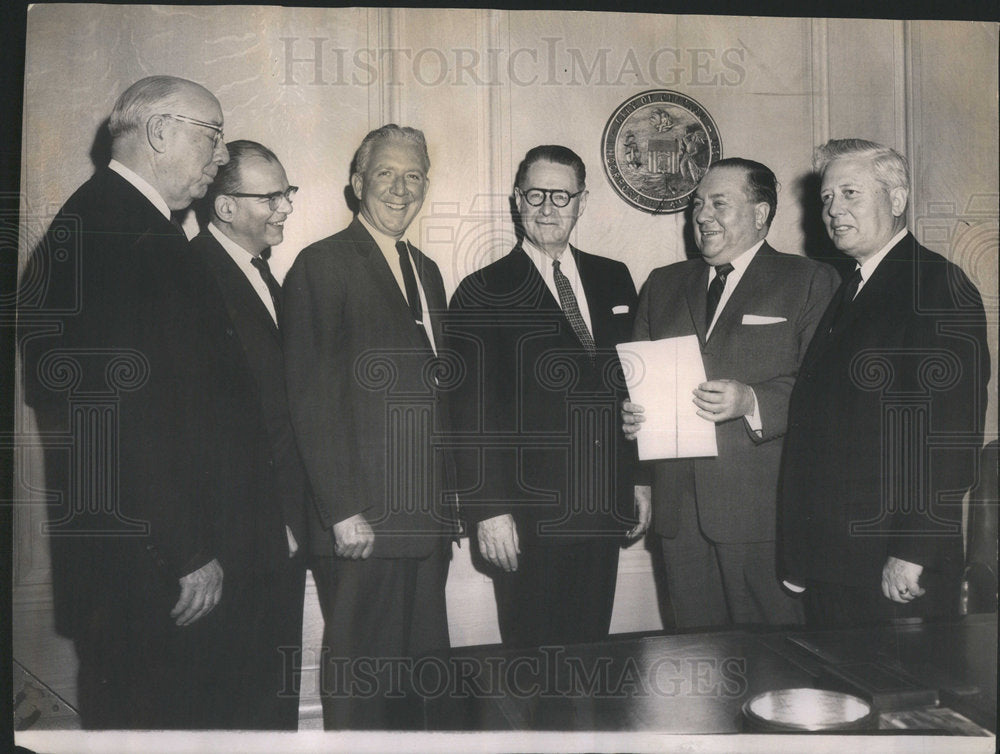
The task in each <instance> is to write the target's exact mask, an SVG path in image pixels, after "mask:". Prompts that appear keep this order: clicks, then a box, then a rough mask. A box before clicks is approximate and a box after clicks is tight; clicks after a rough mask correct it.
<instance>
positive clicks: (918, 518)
mask: <svg viewBox="0 0 1000 754" xmlns="http://www.w3.org/2000/svg"><path fill="white" fill-rule="evenodd" d="M833 308H834V307H833V306H831V311H828V312H827V313H826V314H825V315H824V318H823V320H822V321H821V322H820V325H819V327H818V328H817V331H816V337H815V338H814V339H813V341H812V343H811V344H810V345H809V350H808V352H807V353H806V356H805V360H804V362H803V364H802V370H801V373H800V376H799V381H798V382H797V383H796V386H795V390H794V391H793V393H792V398H791V406H790V413H789V429H788V442H787V443H786V447H785V458H784V468H783V473H782V480H781V482H782V483H781V497H782V499H781V516H782V518H781V521H780V525H781V529H782V549H783V553H784V559H785V567H786V569H787V571H788V574H789V575H791V576H795V577H798V578H806V579H814V580H817V581H827V582H835V583H842V584H851V585H855V586H873V585H874V587H875V588H877V586H878V584H879V583H880V580H881V572H882V567H883V565H884V563H885V560H886V557H887V556H889V555H893V556H895V557H897V558H901V559H903V560H906V561H909V562H912V563H918V564H920V565H922V566H924V568H925V569H930V570H931V571H935V572H939V573H945V574H955V573H957V571H958V570H959V569H960V568H961V566H962V537H961V519H962V495H963V493H964V491H965V490H966V489H968V488H969V486H970V485H971V484H972V483H973V482H974V481H975V478H976V458H977V457H978V454H979V448H980V446H981V445H982V432H983V422H984V416H985V411H986V383H987V382H988V380H989V351H988V350H987V345H986V322H985V315H984V313H983V305H982V301H981V299H980V296H979V292H978V291H977V290H976V287H975V286H974V285H973V284H972V283H971V282H970V281H969V279H968V278H967V277H966V276H965V274H964V273H963V272H962V271H961V270H960V269H959V268H958V267H957V266H955V265H954V264H952V263H951V262H948V261H947V260H946V259H944V258H943V257H941V256H940V255H938V254H935V253H933V252H931V251H928V250H927V249H925V248H924V247H922V246H920V245H919V244H918V243H917V242H916V240H915V239H914V238H913V236H911V235H909V234H907V236H906V237H905V238H904V239H903V240H902V241H900V242H899V243H898V244H897V245H896V246H895V247H894V248H893V249H892V250H891V251H890V252H889V253H888V255H887V256H886V257H885V258H884V259H883V260H882V262H881V263H880V264H879V265H878V267H877V268H876V269H875V271H874V273H873V274H872V276H871V277H870V278H869V280H868V281H867V282H866V283H865V285H864V287H863V288H862V289H861V290H860V291H859V292H858V294H857V297H856V298H855V299H854V301H853V303H852V304H851V305H850V307H849V308H848V310H847V311H846V314H845V316H844V317H842V318H841V319H840V320H839V322H838V325H837V327H836V329H834V330H833V332H832V333H831V332H828V330H829V329H830V324H831V322H832V320H833V314H834V312H833V311H832V309H833Z"/></svg>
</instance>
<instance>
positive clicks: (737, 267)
mask: <svg viewBox="0 0 1000 754" xmlns="http://www.w3.org/2000/svg"><path fill="white" fill-rule="evenodd" d="M766 240H767V239H765V238H762V239H760V240H759V241H758V242H757V243H755V244H754V245H753V246H751V247H750V248H749V249H747V250H746V251H744V252H743V253H742V254H740V255H739V256H738V257H736V259H734V260H732V261H731V262H730V263H729V264H731V265H732V266H733V272H735V273H736V274H737V277H739V276H742V275H743V273H744V272H746V269H747V267H749V266H750V263H751V262H752V261H753V258H754V257H755V256H756V255H757V252H758V251H760V247H761V246H763V245H764V241H766ZM717 269H718V268H717V267H714V266H713V267H712V275H710V277H715V271H716V270H717Z"/></svg>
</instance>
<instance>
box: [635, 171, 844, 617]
mask: <svg viewBox="0 0 1000 754" xmlns="http://www.w3.org/2000/svg"><path fill="white" fill-rule="evenodd" d="M776 207H777V180H776V179H775V176H774V173H773V172H772V171H771V170H770V169H769V168H768V167H766V166H765V165H762V164H760V163H758V162H753V161H751V160H744V159H740V158H729V159H725V160H720V161H718V162H716V163H715V164H713V165H712V167H711V168H710V169H709V171H708V173H706V174H705V176H704V177H703V178H702V180H701V182H700V183H699V185H698V188H697V189H696V190H695V193H694V196H693V199H692V203H691V218H692V221H693V222H694V230H695V233H694V235H695V241H696V243H697V244H698V249H699V250H700V251H701V258H699V259H690V260H687V261H684V262H678V263H677V264H672V265H670V266H668V267H662V268H660V269H657V270H654V271H653V272H652V273H651V274H650V276H649V280H648V281H647V282H646V285H645V287H644V288H643V291H642V294H641V296H640V300H639V310H638V313H637V316H636V321H635V330H634V337H635V340H637V341H643V340H660V339H664V338H676V339H682V337H683V336H688V337H692V336H693V337H696V338H697V342H698V344H699V346H700V351H701V359H702V362H703V364H704V370H705V375H706V377H707V380H706V381H704V382H701V383H700V384H698V385H697V387H696V388H695V389H694V395H693V402H694V405H695V407H696V413H697V415H698V416H699V417H701V419H702V420H704V421H709V422H712V423H714V425H715V433H716V443H717V448H718V454H717V455H716V456H714V457H699V458H678V457H671V458H663V457H662V456H661V460H657V461H655V462H654V463H652V464H650V466H651V472H652V474H651V476H652V488H653V489H652V494H653V511H654V512H653V521H654V525H655V527H656V531H657V533H658V534H659V535H660V536H661V538H662V540H661V541H662V545H663V556H664V562H665V564H666V572H667V587H668V589H669V593H670V601H671V604H672V605H673V609H674V615H675V625H676V627H677V628H679V629H693V628H700V627H707V626H724V625H731V624H734V623H735V624H752V623H766V624H772V625H779V624H789V623H799V622H801V620H802V611H801V607H800V606H799V604H798V602H797V601H796V600H795V599H794V598H793V597H791V596H790V595H788V594H787V593H786V592H784V591H783V590H782V588H781V586H780V584H779V581H778V578H777V575H776V572H775V560H774V539H775V497H776V491H777V481H778V466H779V463H780V460H781V445H782V440H781V438H782V436H783V435H784V433H785V424H786V417H787V413H788V397H789V394H790V393H791V390H792V385H793V384H794V382H795V377H796V374H797V372H798V367H799V363H800V361H801V360H802V356H803V354H804V353H805V349H806V346H807V345H808V343H809V339H810V338H811V337H812V334H813V330H815V329H816V325H817V323H818V322H819V318H820V316H821V315H822V313H823V310H824V309H825V307H826V305H827V303H828V302H829V301H830V298H831V297H832V296H833V292H834V290H835V289H836V287H837V282H838V281H837V275H836V272H835V271H834V270H833V269H832V268H831V267H828V266H826V265H823V264H820V263H818V262H814V261H812V260H809V259H805V258H803V257H797V256H792V255H789V254H779V253H778V252H777V251H775V250H774V249H772V248H771V247H770V246H769V245H768V244H767V242H766V241H765V240H764V239H765V237H766V236H767V232H768V229H769V228H770V225H771V220H772V219H773V218H774V212H775V209H776ZM645 374H646V379H650V380H654V381H655V380H657V379H659V376H658V375H657V374H656V370H655V368H654V369H647V371H646V372H645ZM634 396H635V391H633V397H634ZM687 400H688V398H687V396H683V397H679V398H678V403H679V404H681V402H684V403H686V402H687ZM624 409H625V410H624V411H623V417H624V420H625V432H626V434H627V435H629V436H632V437H634V436H635V435H636V434H637V433H638V432H639V431H640V429H641V426H642V422H643V421H644V420H645V418H646V417H645V415H644V411H643V407H642V406H641V405H637V404H635V403H626V404H625V406H624ZM682 412H683V411H682V409H681V408H680V407H679V408H678V413H679V414H680V413H682ZM654 419H655V417H652V416H651V417H650V423H651V424H652V422H653V421H654ZM678 455H682V454H680V453H679V454H678Z"/></svg>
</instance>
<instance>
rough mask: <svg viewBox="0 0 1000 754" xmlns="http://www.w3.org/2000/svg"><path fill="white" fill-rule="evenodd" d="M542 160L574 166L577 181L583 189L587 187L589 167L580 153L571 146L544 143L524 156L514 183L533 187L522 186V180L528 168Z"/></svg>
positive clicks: (519, 185) (519, 186) (520, 186)
mask: <svg viewBox="0 0 1000 754" xmlns="http://www.w3.org/2000/svg"><path fill="white" fill-rule="evenodd" d="M542 161H545V162H554V163H556V164H557V165H566V166H567V167H571V168H573V172H574V173H576V182H577V184H578V186H579V188H580V189H583V188H585V187H586V185H587V168H586V166H585V165H584V164H583V160H581V159H580V155H578V154H577V153H576V152H574V151H573V150H572V149H570V148H569V147H562V146H559V145H558V144H542V145H541V146H537V147H533V148H532V149H529V150H528V153H527V154H526V155H525V156H524V159H523V160H521V164H520V165H518V166H517V175H516V176H515V177H514V185H515V186H517V187H518V188H531V187H530V186H522V185H521V182H522V181H523V180H524V177H525V176H526V175H527V174H528V168H530V167H531V166H532V165H534V164H535V163H536V162H542Z"/></svg>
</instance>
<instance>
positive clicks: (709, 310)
mask: <svg viewBox="0 0 1000 754" xmlns="http://www.w3.org/2000/svg"><path fill="white" fill-rule="evenodd" d="M732 271H733V266H732V265H731V264H729V263H728V262H727V263H726V264H720V265H719V266H718V267H716V268H715V278H714V279H713V280H712V282H711V284H709V286H708V298H707V299H706V300H705V327H711V326H712V318H713V317H714V316H715V310H716V309H718V308H719V301H720V299H722V292H723V291H724V290H725V289H726V278H727V277H729V273H730V272H732Z"/></svg>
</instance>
